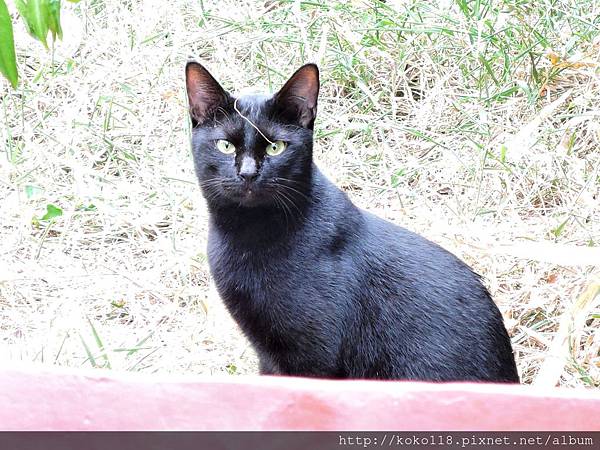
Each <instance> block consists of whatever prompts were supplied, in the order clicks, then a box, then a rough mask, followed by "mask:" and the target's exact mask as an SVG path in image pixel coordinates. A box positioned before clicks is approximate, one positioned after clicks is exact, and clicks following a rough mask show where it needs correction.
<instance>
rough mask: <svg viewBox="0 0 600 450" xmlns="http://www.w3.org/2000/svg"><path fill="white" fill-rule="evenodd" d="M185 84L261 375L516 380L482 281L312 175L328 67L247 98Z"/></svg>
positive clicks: (219, 238)
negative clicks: (321, 77) (321, 91)
mask: <svg viewBox="0 0 600 450" xmlns="http://www.w3.org/2000/svg"><path fill="white" fill-rule="evenodd" d="M186 83H187V92H188V97H189V103H190V115H191V120H192V124H193V127H194V129H193V155H194V162H195V169H196V174H197V176H198V179H199V182H200V187H201V189H202V192H203V194H204V197H205V198H206V201H207V203H208V208H209V213H210V231H209V242H208V260H209V264H210V269H211V272H212V275H213V277H214V280H215V283H216V286H217V289H218V291H219V294H220V295H221V297H222V298H223V301H224V302H225V304H226V306H227V308H228V310H229V312H230V313H231V314H232V316H233V317H234V319H235V320H236V321H237V322H238V324H239V325H240V327H241V328H242V330H243V332H244V333H245V334H246V336H247V337H248V339H250V341H251V342H252V344H253V346H254V348H255V349H256V351H257V353H258V356H259V359H260V371H261V373H262V374H282V375H298V376H315V377H334V378H381V379H411V380H435V381H449V380H481V381H500V382H518V381H519V378H518V374H517V369H516V366H515V361H514V357H513V353H512V349H511V344H510V340H509V337H508V334H507V332H506V329H505V328H504V325H503V322H502V316H501V315H500V312H499V311H498V308H497V307H496V305H495V304H494V303H493V301H492V300H491V298H490V295H489V293H488V292H487V290H486V288H485V287H484V286H483V285H482V284H481V282H480V280H479V277H478V276H477V275H476V274H475V273H473V272H472V271H471V269H470V268H469V267H468V266H466V265H465V264H464V263H463V262H461V261H460V260H459V259H457V258H456V257H455V256H453V255H452V254H450V253H448V252H447V251H445V250H443V249H442V248H441V247H439V246H437V245H436V244H433V243H431V242H429V241H427V240H426V239H424V238H422V237H421V236H418V235H416V234H414V233H411V232H410V231H407V230H405V229H403V228H400V227H398V226H396V225H394V224H392V223H390V222H387V221H385V220H383V219H380V218H378V217H376V216H374V215H372V214H370V213H368V212H366V211H362V210H360V209H358V208H357V207H356V206H354V205H353V204H352V202H351V201H350V200H349V199H348V197H347V196H346V194H344V193H343V192H342V191H340V190H339V189H338V188H337V187H336V186H334V185H333V184H332V183H331V182H330V181H329V180H327V179H326V178H325V176H323V174H321V172H320V171H319V169H318V168H317V167H316V166H315V165H314V164H313V161H312V150H313V131H312V130H313V124H314V121H315V117H316V110H317V96H318V92H319V71H318V69H317V66H315V65H313V64H307V65H305V66H303V67H301V68H300V69H299V70H298V71H297V72H296V73H295V74H294V75H293V76H292V77H291V78H290V79H289V80H288V81H287V83H286V84H285V85H284V86H283V88H282V89H281V90H280V91H279V92H277V93H276V94H275V95H273V96H244V97H241V98H238V99H237V100H236V99H235V98H234V97H232V96H231V95H229V94H228V93H227V92H225V90H223V88H222V87H221V86H220V85H219V83H218V82H217V81H216V80H215V79H214V78H213V77H212V76H211V75H210V73H209V72H208V71H207V70H206V69H205V68H204V67H203V66H201V65H200V64H198V63H195V62H190V63H188V65H187V67H186Z"/></svg>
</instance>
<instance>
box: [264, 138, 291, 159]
mask: <svg viewBox="0 0 600 450" xmlns="http://www.w3.org/2000/svg"><path fill="white" fill-rule="evenodd" d="M286 147H287V144H286V143H285V142H283V141H275V142H273V143H272V144H269V145H267V149H266V150H267V155H269V156H277V155H281V154H282V153H283V151H284V150H285V148H286Z"/></svg>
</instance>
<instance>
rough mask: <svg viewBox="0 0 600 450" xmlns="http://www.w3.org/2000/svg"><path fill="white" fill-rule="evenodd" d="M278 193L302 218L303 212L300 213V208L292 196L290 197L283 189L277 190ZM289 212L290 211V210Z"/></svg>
mask: <svg viewBox="0 0 600 450" xmlns="http://www.w3.org/2000/svg"><path fill="white" fill-rule="evenodd" d="M278 193H279V194H280V195H281V196H282V197H283V198H285V199H287V201H288V202H289V203H290V204H291V206H293V207H294V208H295V209H296V211H298V214H300V216H301V217H302V218H303V219H304V214H302V211H301V210H300V208H299V207H298V205H296V202H294V199H293V197H290V196H289V195H288V194H286V193H285V192H283V191H278ZM290 212H291V211H290Z"/></svg>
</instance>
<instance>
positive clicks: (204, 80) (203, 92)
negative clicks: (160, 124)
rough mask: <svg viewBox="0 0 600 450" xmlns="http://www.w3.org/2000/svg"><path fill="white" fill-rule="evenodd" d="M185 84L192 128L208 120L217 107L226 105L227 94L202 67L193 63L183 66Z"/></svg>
mask: <svg viewBox="0 0 600 450" xmlns="http://www.w3.org/2000/svg"><path fill="white" fill-rule="evenodd" d="M185 84H186V88H187V95H188V100H189V105H190V117H191V119H192V125H193V126H194V127H195V126H196V125H199V124H202V123H203V122H205V121H206V120H207V119H209V118H210V117H211V115H212V114H213V113H214V112H215V111H216V110H217V108H218V107H219V106H225V105H227V103H228V100H229V94H228V93H227V92H226V91H225V90H224V89H223V88H222V87H221V85H220V84H219V83H218V82H217V80H215V79H214V77H213V76H212V75H211V74H210V73H209V71H208V70H206V69H205V68H204V66H203V65H201V64H198V63H197V62H195V61H190V62H188V63H187V64H186V66H185Z"/></svg>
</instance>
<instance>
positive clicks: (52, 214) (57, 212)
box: [40, 203, 63, 220]
mask: <svg viewBox="0 0 600 450" xmlns="http://www.w3.org/2000/svg"><path fill="white" fill-rule="evenodd" d="M62 213H63V211H62V209H60V208H59V207H58V206H54V205H53V204H51V203H48V204H47V205H46V214H44V215H43V216H42V218H41V219H40V220H51V219H54V218H56V217H60V216H62Z"/></svg>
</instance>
